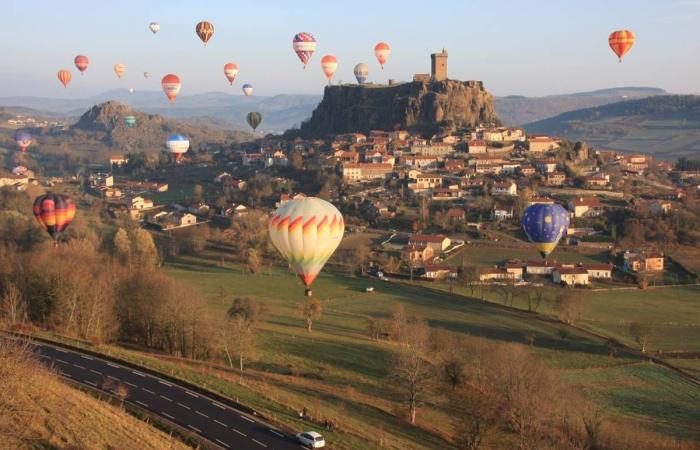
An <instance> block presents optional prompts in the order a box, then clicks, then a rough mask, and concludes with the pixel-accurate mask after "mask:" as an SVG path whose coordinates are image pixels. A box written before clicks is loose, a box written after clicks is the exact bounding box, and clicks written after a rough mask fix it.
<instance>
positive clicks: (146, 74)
mask: <svg viewBox="0 0 700 450" xmlns="http://www.w3.org/2000/svg"><path fill="white" fill-rule="evenodd" d="M150 76H151V74H150V73H148V72H144V73H143V77H144V78H146V79H148V77H150Z"/></svg>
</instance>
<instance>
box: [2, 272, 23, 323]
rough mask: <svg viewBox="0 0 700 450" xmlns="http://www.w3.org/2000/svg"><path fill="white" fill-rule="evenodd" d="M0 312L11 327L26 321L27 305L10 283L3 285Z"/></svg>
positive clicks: (15, 287) (18, 291)
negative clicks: (3, 290)
mask: <svg viewBox="0 0 700 450" xmlns="http://www.w3.org/2000/svg"><path fill="white" fill-rule="evenodd" d="M0 312H2V315H3V316H4V317H5V318H7V320H8V321H9V322H10V325H11V326H14V325H17V324H18V323H22V322H24V321H26V319H27V303H26V302H25V300H24V298H23V297H22V293H21V292H20V290H19V289H18V288H17V286H15V284H14V283H12V282H9V283H7V284H6V285H5V292H4V293H3V295H2V298H0Z"/></svg>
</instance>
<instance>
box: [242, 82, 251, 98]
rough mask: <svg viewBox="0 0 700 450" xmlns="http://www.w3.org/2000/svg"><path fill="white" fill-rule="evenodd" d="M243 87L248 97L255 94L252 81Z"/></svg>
mask: <svg viewBox="0 0 700 450" xmlns="http://www.w3.org/2000/svg"><path fill="white" fill-rule="evenodd" d="M242 88H243V93H244V94H245V96H246V97H250V96H251V95H253V85H252V84H250V83H246V84H244V85H243V86H242Z"/></svg>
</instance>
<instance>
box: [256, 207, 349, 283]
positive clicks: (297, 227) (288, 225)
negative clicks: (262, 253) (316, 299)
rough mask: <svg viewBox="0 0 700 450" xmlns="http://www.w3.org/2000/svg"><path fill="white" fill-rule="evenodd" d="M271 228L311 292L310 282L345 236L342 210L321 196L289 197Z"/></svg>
mask: <svg viewBox="0 0 700 450" xmlns="http://www.w3.org/2000/svg"><path fill="white" fill-rule="evenodd" d="M269 231H270V239H271V240H272V243H273V244H274V246H275V247H276V248H277V250H278V251H279V252H280V253H281V254H282V256H283V257H284V258H286V259H287V261H288V262H289V266H290V267H291V269H292V270H293V271H294V272H296V274H297V275H298V276H299V278H301V281H303V282H304V285H305V286H306V295H307V296H311V283H313V281H314V280H315V279H316V277H317V276H318V274H319V273H320V272H321V269H323V266H324V265H325V264H326V261H328V258H330V257H331V255H332V254H333V252H334V251H335V249H336V248H337V247H338V244H340V241H341V240H342V239H343V232H344V231H345V223H344V221H343V216H342V215H341V214H340V211H338V209H337V208H336V207H335V206H333V205H332V204H330V203H328V202H327V201H325V200H322V199H320V198H315V197H306V198H301V199H294V200H290V201H288V202H287V203H285V204H284V205H282V206H280V207H279V209H277V211H275V212H274V213H273V215H272V219H271V220H270V226H269Z"/></svg>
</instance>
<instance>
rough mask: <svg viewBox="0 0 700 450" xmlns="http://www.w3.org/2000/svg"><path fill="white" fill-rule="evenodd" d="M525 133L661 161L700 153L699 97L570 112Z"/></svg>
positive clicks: (672, 97) (662, 98)
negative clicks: (660, 159)
mask: <svg viewBox="0 0 700 450" xmlns="http://www.w3.org/2000/svg"><path fill="white" fill-rule="evenodd" d="M525 130H526V131H527V132H528V133H543V134H550V135H554V136H561V137H567V138H570V139H582V140H585V141H587V142H589V143H591V144H595V145H596V146H598V147H603V148H610V149H614V150H623V151H632V152H644V153H650V154H654V155H655V156H657V157H661V158H665V159H671V160H672V159H676V158H679V157H681V156H688V157H694V158H697V157H698V155H700V96H696V95H661V96H654V97H648V98H643V99H638V100H630V101H625V102H618V103H612V104H609V105H603V106H598V107H595V108H585V109H580V110H576V111H570V112H567V113H564V114H560V115H558V116H555V117H551V118H548V119H544V120H540V121H537V122H534V123H530V124H527V125H525Z"/></svg>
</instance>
